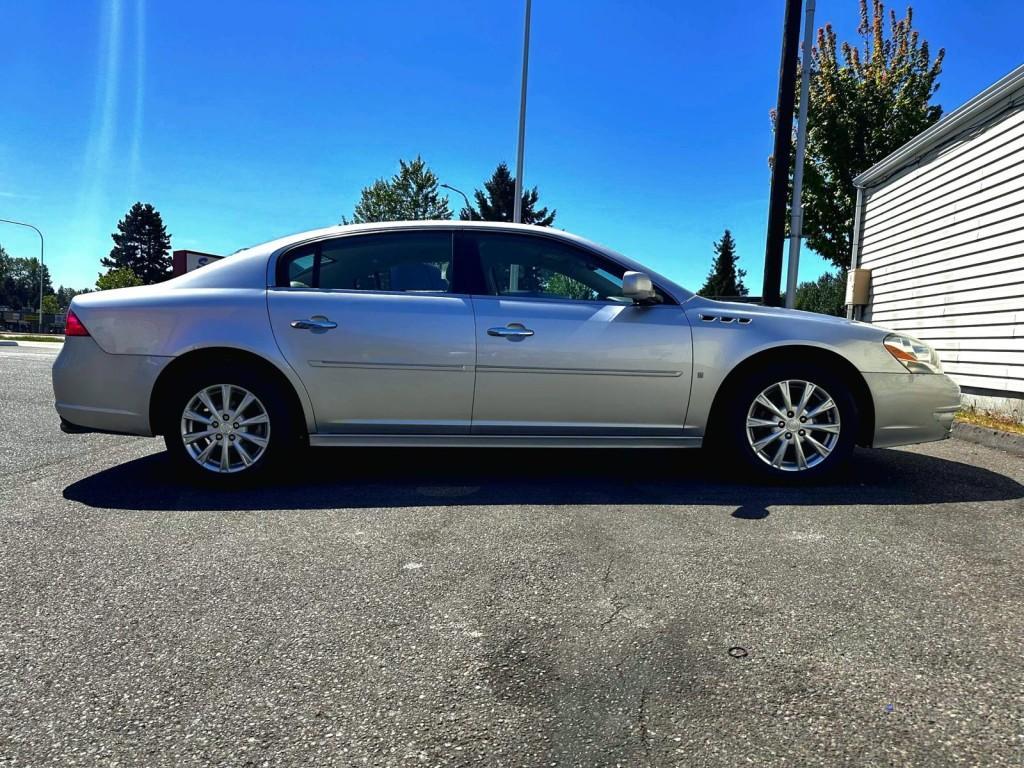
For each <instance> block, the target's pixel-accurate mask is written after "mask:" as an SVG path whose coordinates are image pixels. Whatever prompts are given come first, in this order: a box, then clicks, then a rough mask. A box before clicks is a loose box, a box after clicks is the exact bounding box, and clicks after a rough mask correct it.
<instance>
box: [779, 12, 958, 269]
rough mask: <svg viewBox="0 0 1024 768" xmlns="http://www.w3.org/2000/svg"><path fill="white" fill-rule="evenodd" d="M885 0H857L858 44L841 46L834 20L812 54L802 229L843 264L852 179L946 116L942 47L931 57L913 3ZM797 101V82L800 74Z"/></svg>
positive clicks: (849, 237) (813, 244) (848, 246)
mask: <svg viewBox="0 0 1024 768" xmlns="http://www.w3.org/2000/svg"><path fill="white" fill-rule="evenodd" d="M885 21H886V15H885V6H884V5H883V4H882V2H881V0H871V6H870V13H869V7H868V0H860V26H859V27H858V29H857V32H858V34H859V35H860V38H861V40H860V43H859V45H851V44H850V43H845V42H844V43H843V44H842V45H841V46H839V47H838V49H837V46H836V34H835V32H834V31H833V30H832V26H831V25H830V24H826V25H825V27H824V28H823V29H819V30H818V39H817V43H818V44H817V47H816V48H815V49H814V52H813V55H812V61H811V82H810V100H809V102H808V104H807V109H808V115H807V155H806V159H805V164H804V186H803V195H802V200H801V201H802V204H803V209H804V221H803V234H804V237H806V238H807V245H808V246H809V247H810V248H811V249H812V250H814V251H815V252H817V253H819V254H821V255H822V256H824V257H825V258H827V259H829V260H830V261H831V262H832V263H833V264H835V265H836V266H837V267H839V268H840V269H845V268H847V267H848V266H849V265H850V256H851V252H852V246H853V214H854V207H855V206H856V197H857V192H856V190H855V189H854V186H853V179H854V178H855V177H856V176H858V175H859V174H861V173H862V172H864V171H866V170H867V169H868V168H870V167H871V166H872V165H874V164H875V163H877V162H878V161H879V160H881V159H882V158H884V157H886V156H887V155H889V154H891V153H892V152H894V151H895V150H896V149H898V148H899V147H901V146H903V145H904V144H905V143H907V142H908V141H910V139H912V138H913V137H915V136H917V135H918V134H919V133H921V132H922V131H923V130H925V129H926V128H928V127H929V126H930V125H932V124H933V123H935V122H936V121H937V120H938V119H939V117H940V116H941V115H942V107H940V106H938V105H933V104H931V103H930V102H931V98H932V96H933V95H934V94H935V92H936V90H938V87H939V86H938V77H939V74H940V73H941V71H942V59H943V55H944V51H942V50H940V51H939V52H938V55H936V56H935V58H934V59H932V58H931V56H930V54H929V48H928V43H927V42H926V41H924V40H921V39H920V37H919V33H918V32H917V31H916V30H914V29H913V25H912V22H913V10H912V9H911V8H909V7H908V8H907V13H906V16H904V17H903V18H902V19H897V18H896V14H895V13H890V14H889V23H888V34H889V36H888V38H887V37H886V23H885ZM796 89H797V100H798V101H799V94H800V83H799V80H798V81H797V85H796Z"/></svg>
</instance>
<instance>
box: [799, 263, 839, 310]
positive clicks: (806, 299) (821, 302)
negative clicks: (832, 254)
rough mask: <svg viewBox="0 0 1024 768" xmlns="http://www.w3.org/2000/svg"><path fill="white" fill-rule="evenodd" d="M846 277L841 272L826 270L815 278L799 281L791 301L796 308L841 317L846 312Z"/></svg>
mask: <svg viewBox="0 0 1024 768" xmlns="http://www.w3.org/2000/svg"><path fill="white" fill-rule="evenodd" d="M845 303H846V277H845V275H844V273H843V272H838V273H833V272H826V273H825V274H824V275H822V276H821V277H819V278H818V279H817V280H814V281H812V282H806V283H800V285H798V286H797V289H796V297H795V300H794V303H793V306H795V307H796V308H797V309H802V310H804V311H806V312H819V313H821V314H823V315H835V316H837V317H843V316H844V315H845V314H846V306H845Z"/></svg>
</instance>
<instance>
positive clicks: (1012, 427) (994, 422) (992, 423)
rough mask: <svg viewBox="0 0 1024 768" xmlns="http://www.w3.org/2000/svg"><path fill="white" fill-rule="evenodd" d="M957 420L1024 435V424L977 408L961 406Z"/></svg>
mask: <svg viewBox="0 0 1024 768" xmlns="http://www.w3.org/2000/svg"><path fill="white" fill-rule="evenodd" d="M956 420H957V421H962V422H963V423H965V424H973V425H974V426H976V427H985V428H986V429H998V430H1001V431H1003V432H1010V433H1012V434H1014V435H1024V424H1021V423H1020V422H1017V421H1013V420H1011V419H1007V418H1004V417H1001V416H993V415H992V414H991V413H986V412H985V411H979V410H977V409H976V408H961V409H960V410H959V411H958V412H957V414H956Z"/></svg>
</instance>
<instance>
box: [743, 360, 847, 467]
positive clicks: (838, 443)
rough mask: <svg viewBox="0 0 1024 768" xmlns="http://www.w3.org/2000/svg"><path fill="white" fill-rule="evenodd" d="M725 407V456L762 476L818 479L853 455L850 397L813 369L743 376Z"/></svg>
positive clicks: (832, 378)
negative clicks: (727, 455) (728, 455)
mask: <svg viewBox="0 0 1024 768" xmlns="http://www.w3.org/2000/svg"><path fill="white" fill-rule="evenodd" d="M727 407H728V408H729V409H730V410H729V413H728V415H727V417H726V419H725V428H726V430H727V437H728V443H729V448H730V451H729V453H730V454H733V455H736V456H738V457H739V458H740V459H741V460H742V462H743V463H744V464H745V465H746V466H747V468H748V469H749V470H751V471H752V472H753V473H754V474H755V475H757V476H760V477H762V478H768V479H776V480H795V481H809V480H814V479H819V478H822V477H824V476H827V475H831V474H832V473H834V472H835V471H836V470H837V469H839V468H840V467H841V466H842V465H843V464H844V463H845V462H846V460H847V459H848V458H849V456H850V454H851V453H852V451H853V446H854V442H855V437H856V434H857V408H856V404H855V402H854V399H853V396H852V395H851V394H850V390H849V387H848V386H847V385H846V384H845V383H843V381H842V380H841V379H840V378H839V377H837V376H835V375H833V374H832V373H831V372H829V371H827V370H825V369H823V368H819V367H818V366H814V365H775V366H771V367H770V368H768V369H766V370H764V371H762V372H759V373H757V374H755V375H752V376H748V377H747V378H746V379H745V380H744V381H743V382H741V383H740V385H739V386H738V387H737V388H736V389H735V390H734V392H733V393H732V397H730V403H729V405H728V406H727Z"/></svg>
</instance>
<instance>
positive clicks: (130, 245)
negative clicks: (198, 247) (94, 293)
mask: <svg viewBox="0 0 1024 768" xmlns="http://www.w3.org/2000/svg"><path fill="white" fill-rule="evenodd" d="M110 237H111V238H112V239H113V240H114V247H113V248H112V249H111V251H110V256H108V257H107V258H104V259H101V260H100V263H101V264H102V265H103V266H104V267H107V269H108V270H113V269H123V268H127V269H130V270H131V271H132V272H133V273H134V274H135V275H136V276H137V277H138V278H139V279H140V280H141V281H142V283H143V284H144V285H151V284H153V283H159V282H161V281H163V280H166V279H167V278H169V277H170V276H171V256H170V250H171V238H170V235H168V234H167V227H165V226H164V222H163V219H162V218H161V217H160V212H159V211H157V210H156V209H155V208H154V207H153V206H152V205H150V204H149V203H135V205H133V206H132V207H131V209H130V210H129V211H128V213H127V214H125V217H124V218H123V219H121V220H120V221H119V222H117V232H114V233H113V234H112V235H111V236H110Z"/></svg>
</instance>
